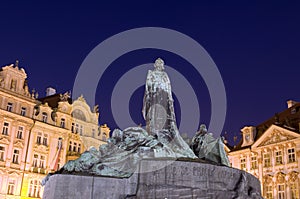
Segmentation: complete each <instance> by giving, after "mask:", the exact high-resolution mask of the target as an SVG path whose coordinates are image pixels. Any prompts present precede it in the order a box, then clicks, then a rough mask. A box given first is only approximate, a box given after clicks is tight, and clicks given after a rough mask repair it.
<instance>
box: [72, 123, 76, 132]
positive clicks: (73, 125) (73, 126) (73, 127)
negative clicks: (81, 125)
mask: <svg viewBox="0 0 300 199" xmlns="http://www.w3.org/2000/svg"><path fill="white" fill-rule="evenodd" d="M74 129H75V124H74V123H72V127H71V132H72V133H74Z"/></svg>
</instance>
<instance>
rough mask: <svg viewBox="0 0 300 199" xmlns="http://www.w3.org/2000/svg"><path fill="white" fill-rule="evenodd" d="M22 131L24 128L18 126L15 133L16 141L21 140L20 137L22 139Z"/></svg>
mask: <svg viewBox="0 0 300 199" xmlns="http://www.w3.org/2000/svg"><path fill="white" fill-rule="evenodd" d="M23 131H24V127H23V126H19V128H18V132H17V138H18V139H22V137H23Z"/></svg>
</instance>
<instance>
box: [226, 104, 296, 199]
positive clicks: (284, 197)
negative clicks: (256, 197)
mask: <svg viewBox="0 0 300 199" xmlns="http://www.w3.org/2000/svg"><path fill="white" fill-rule="evenodd" d="M241 132H242V139H241V142H240V143H239V144H238V145H237V146H235V147H234V148H232V149H231V150H230V152H229V154H228V155H229V160H230V162H231V164H232V167H235V168H238V169H242V170H245V171H247V172H249V173H251V174H253V175H254V176H256V177H257V178H258V179H259V180H260V182H261V188H262V193H263V197H264V198H267V199H273V198H274V199H299V198H300V195H299V193H300V192H299V191H300V175H299V173H300V134H299V132H300V103H296V102H293V101H288V108H287V109H286V110H284V111H283V112H281V113H276V114H275V115H274V117H272V118H270V119H268V120H267V121H265V122H263V123H262V124H260V125H258V126H246V127H244V128H243V129H241Z"/></svg>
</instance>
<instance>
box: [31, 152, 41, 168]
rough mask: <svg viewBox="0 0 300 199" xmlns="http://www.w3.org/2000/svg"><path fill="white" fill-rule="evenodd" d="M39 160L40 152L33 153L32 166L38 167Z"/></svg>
mask: <svg viewBox="0 0 300 199" xmlns="http://www.w3.org/2000/svg"><path fill="white" fill-rule="evenodd" d="M38 160H39V155H38V154H34V155H33V160H32V166H33V167H37V166H38Z"/></svg>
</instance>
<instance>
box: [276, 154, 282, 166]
mask: <svg viewBox="0 0 300 199" xmlns="http://www.w3.org/2000/svg"><path fill="white" fill-rule="evenodd" d="M275 164H276V165H279V164H282V151H275Z"/></svg>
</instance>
